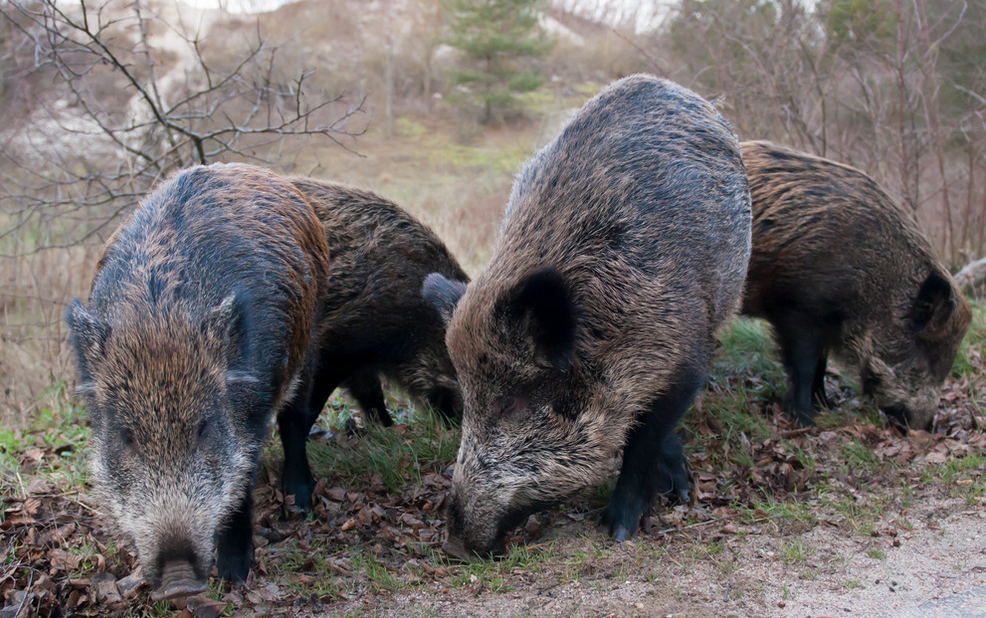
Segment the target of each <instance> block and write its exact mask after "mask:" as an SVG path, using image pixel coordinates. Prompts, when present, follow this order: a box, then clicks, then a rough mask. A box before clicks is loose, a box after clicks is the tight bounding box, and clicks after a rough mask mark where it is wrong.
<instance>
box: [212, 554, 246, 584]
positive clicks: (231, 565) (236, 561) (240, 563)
mask: <svg viewBox="0 0 986 618" xmlns="http://www.w3.org/2000/svg"><path fill="white" fill-rule="evenodd" d="M216 570H217V571H218V573H219V577H221V578H222V579H224V580H226V581H228V582H242V581H244V580H246V578H247V574H249V573H250V552H248V553H246V554H242V555H222V554H220V556H219V559H218V560H217V561H216Z"/></svg>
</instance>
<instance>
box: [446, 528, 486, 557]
mask: <svg viewBox="0 0 986 618" xmlns="http://www.w3.org/2000/svg"><path fill="white" fill-rule="evenodd" d="M442 551H443V552H445V553H446V554H448V555H450V556H452V557H453V558H458V559H459V560H462V561H463V562H475V561H476V560H477V558H478V556H476V554H474V553H472V552H471V551H469V550H468V549H466V545H465V543H463V542H462V539H460V538H459V537H457V536H453V535H452V534H449V536H448V538H447V539H445V542H444V543H442Z"/></svg>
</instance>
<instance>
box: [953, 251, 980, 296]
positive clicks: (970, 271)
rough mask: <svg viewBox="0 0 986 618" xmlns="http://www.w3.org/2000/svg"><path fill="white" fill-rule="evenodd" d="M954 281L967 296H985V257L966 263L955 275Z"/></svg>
mask: <svg viewBox="0 0 986 618" xmlns="http://www.w3.org/2000/svg"><path fill="white" fill-rule="evenodd" d="M955 283H957V284H958V285H959V289H961V290H962V291H963V292H965V294H966V295H967V296H970V297H972V298H979V299H981V298H986V258H982V259H980V260H976V261H975V262H972V263H971V264H967V265H966V266H965V268H963V269H962V270H960V271H959V272H958V274H957V275H955Z"/></svg>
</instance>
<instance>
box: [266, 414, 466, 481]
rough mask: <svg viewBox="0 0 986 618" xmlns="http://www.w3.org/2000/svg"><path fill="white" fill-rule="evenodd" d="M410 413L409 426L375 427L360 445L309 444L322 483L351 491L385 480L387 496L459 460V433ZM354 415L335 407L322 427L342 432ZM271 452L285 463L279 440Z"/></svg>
mask: <svg viewBox="0 0 986 618" xmlns="http://www.w3.org/2000/svg"><path fill="white" fill-rule="evenodd" d="M333 404H335V405H333ZM407 409H408V415H407V418H406V423H405V424H400V423H398V424H396V425H395V426H394V427H390V428H387V427H383V426H381V425H379V424H377V423H374V422H369V423H366V424H365V425H366V426H365V427H364V429H363V431H364V432H365V433H364V434H363V435H362V437H360V438H357V439H354V440H331V439H330V440H318V439H312V440H309V442H308V458H309V462H310V465H311V467H312V472H313V473H314V474H315V476H316V477H321V476H328V477H330V478H332V479H334V480H336V481H338V483H339V484H341V485H344V486H350V487H351V486H353V485H355V484H358V483H359V482H362V481H366V480H368V479H370V478H371V477H372V476H373V475H374V474H379V475H380V477H381V479H382V480H383V484H384V486H385V487H386V488H387V490H388V491H393V492H396V491H398V490H400V489H401V488H402V487H404V486H405V485H406V484H407V483H418V484H420V483H421V477H422V475H423V474H424V473H426V472H427V471H435V470H436V469H439V468H441V467H442V466H444V465H445V464H446V463H447V462H449V461H453V460H454V459H455V455H456V452H457V450H458V447H459V430H458V429H457V428H449V427H446V426H445V425H444V423H443V421H442V420H440V419H439V417H438V414H436V413H434V412H432V411H431V410H429V409H426V408H420V407H419V408H415V407H414V406H408V407H407ZM353 414H354V410H353V409H352V408H350V407H345V406H340V405H338V402H330V406H329V408H328V409H327V411H326V412H324V413H323V419H321V420H320V421H319V423H320V425H322V426H324V427H327V428H329V429H330V430H331V431H333V432H342V431H344V430H343V429H341V428H343V427H345V426H346V421H347V420H348V419H349V418H350V417H351V416H352V415H353ZM395 420H397V419H395ZM267 449H268V453H267V457H268V461H270V462H277V461H280V458H281V455H280V441H279V440H271V441H269V442H268V447H267ZM275 466H276V464H275Z"/></svg>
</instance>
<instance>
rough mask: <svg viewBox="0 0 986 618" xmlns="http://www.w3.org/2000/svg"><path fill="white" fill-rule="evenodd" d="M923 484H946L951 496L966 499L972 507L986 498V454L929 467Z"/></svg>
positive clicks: (924, 475) (957, 458)
mask: <svg viewBox="0 0 986 618" xmlns="http://www.w3.org/2000/svg"><path fill="white" fill-rule="evenodd" d="M921 481H922V483H925V484H935V483H938V482H940V483H944V484H945V485H946V486H947V488H948V491H949V495H951V496H952V497H954V498H964V499H965V500H966V501H967V502H968V503H969V505H970V506H973V505H975V504H977V503H978V502H979V501H980V500H981V499H982V498H983V497H984V496H986V453H971V454H969V455H966V456H964V457H955V458H953V459H950V460H948V461H946V462H945V463H943V464H939V465H937V466H929V467H928V469H926V470H925V472H924V474H923V475H922V479H921Z"/></svg>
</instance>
